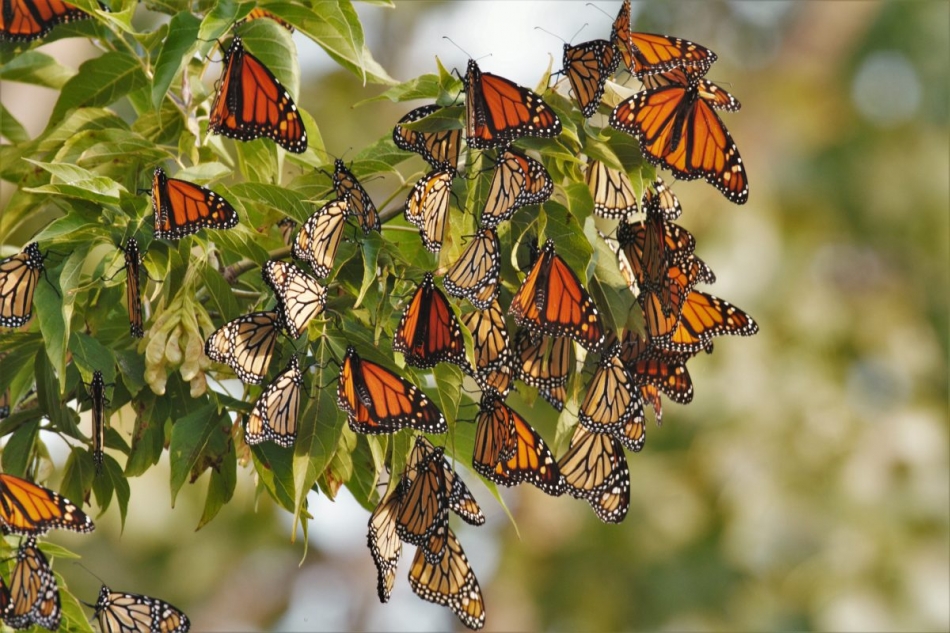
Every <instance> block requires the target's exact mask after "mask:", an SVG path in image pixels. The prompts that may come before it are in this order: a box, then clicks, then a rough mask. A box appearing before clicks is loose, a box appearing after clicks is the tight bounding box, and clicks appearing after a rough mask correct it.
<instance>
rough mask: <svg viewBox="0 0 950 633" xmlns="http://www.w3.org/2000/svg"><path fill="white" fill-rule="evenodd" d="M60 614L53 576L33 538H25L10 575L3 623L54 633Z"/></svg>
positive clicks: (54, 577)
mask: <svg viewBox="0 0 950 633" xmlns="http://www.w3.org/2000/svg"><path fill="white" fill-rule="evenodd" d="M62 615H63V614H62V610H61V608H60V601H59V586H58V585H57V583H56V576H55V575H53V570H52V569H50V566H49V561H47V560H46V556H44V555H43V552H41V551H40V550H39V548H38V547H37V546H36V538H35V537H32V536H30V537H27V538H25V539H23V541H21V542H20V547H19V549H17V555H16V566H14V568H13V574H12V575H11V576H10V604H9V605H7V608H6V611H5V612H4V613H3V622H4V623H5V624H6V625H7V626H10V627H12V628H14V629H28V628H30V626H31V625H34V624H35V625H38V626H41V627H43V628H45V629H49V630H50V631H56V630H58V629H59V625H60V621H61V620H62Z"/></svg>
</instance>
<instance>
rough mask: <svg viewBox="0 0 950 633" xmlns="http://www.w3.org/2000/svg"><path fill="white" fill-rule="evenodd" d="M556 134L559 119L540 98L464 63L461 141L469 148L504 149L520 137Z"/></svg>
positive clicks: (512, 83) (558, 132)
mask: <svg viewBox="0 0 950 633" xmlns="http://www.w3.org/2000/svg"><path fill="white" fill-rule="evenodd" d="M560 133H561V121H560V119H558V117H557V114H555V113H554V110H552V109H551V107H550V106H549V105H548V104H546V103H545V102H544V100H543V99H541V97H540V96H538V95H537V94H536V93H534V92H532V91H531V90H528V89H527V88H524V87H522V86H519V85H518V84H516V83H514V82H513V81H509V80H508V79H505V78H504V77H499V76H498V75H493V74H491V73H483V72H482V71H481V69H480V68H479V67H478V64H477V63H475V60H473V59H470V60H468V69H467V71H466V74H465V140H466V141H467V142H468V144H469V145H470V146H471V147H473V148H475V149H488V148H491V147H507V146H508V145H510V144H511V142H512V141H514V140H516V139H519V138H521V137H523V136H539V137H542V138H551V137H553V136H557V135H558V134H560Z"/></svg>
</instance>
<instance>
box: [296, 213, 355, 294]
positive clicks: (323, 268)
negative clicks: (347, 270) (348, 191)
mask: <svg viewBox="0 0 950 633" xmlns="http://www.w3.org/2000/svg"><path fill="white" fill-rule="evenodd" d="M347 207H348V205H347V203H346V200H334V201H332V202H328V203H327V204H325V205H323V207H321V208H320V210H319V211H317V212H316V213H314V214H313V215H311V216H310V218H309V219H308V220H307V221H306V222H304V225H303V227H301V229H300V231H299V232H298V233H297V238H296V239H295V240H294V245H293V247H292V248H291V254H292V255H293V256H294V257H296V258H297V259H299V260H302V261H305V262H307V263H308V264H310V267H311V268H313V272H315V273H316V274H317V277H326V276H327V275H329V274H330V271H331V270H333V260H334V259H335V258H336V251H337V248H339V246H340V240H341V239H342V238H343V228H344V227H345V226H346V215H347Z"/></svg>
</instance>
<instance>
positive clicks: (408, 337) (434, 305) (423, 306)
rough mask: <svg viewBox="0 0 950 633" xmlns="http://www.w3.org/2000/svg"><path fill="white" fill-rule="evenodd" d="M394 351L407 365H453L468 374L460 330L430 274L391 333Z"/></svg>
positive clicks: (422, 366) (421, 366)
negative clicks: (400, 355) (401, 355)
mask: <svg viewBox="0 0 950 633" xmlns="http://www.w3.org/2000/svg"><path fill="white" fill-rule="evenodd" d="M393 350H394V351H397V352H401V353H402V354H403V356H404V357H405V359H406V364H407V365H411V366H413V367H419V368H421V369H426V368H429V367H434V366H435V365H437V364H438V363H455V364H456V365H458V366H459V367H461V368H463V369H464V370H466V371H470V369H471V366H470V364H469V362H468V358H466V356H465V339H463V338H462V327H461V325H460V324H459V321H458V318H457V317H456V316H455V312H453V310H452V306H451V305H450V304H449V300H448V299H447V298H446V296H445V295H444V294H443V293H442V291H441V290H439V289H438V288H437V287H436V285H435V282H434V280H433V278H432V273H426V274H425V276H424V277H423V279H422V283H420V284H419V287H418V288H417V289H416V292H415V293H414V294H413V296H412V299H410V300H409V305H407V306H406V310H405V312H403V315H402V318H401V319H400V320H399V326H398V327H397V328H396V331H395V332H394V333H393Z"/></svg>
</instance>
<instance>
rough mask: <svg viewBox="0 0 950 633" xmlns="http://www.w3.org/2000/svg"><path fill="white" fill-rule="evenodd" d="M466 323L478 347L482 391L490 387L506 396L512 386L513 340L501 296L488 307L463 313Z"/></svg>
mask: <svg viewBox="0 0 950 633" xmlns="http://www.w3.org/2000/svg"><path fill="white" fill-rule="evenodd" d="M462 323H463V324H464V325H465V327H466V328H468V331H469V332H471V334H472V343H473V344H474V348H475V381H476V382H477V383H478V386H479V388H481V390H482V391H490V392H493V393H496V394H498V395H499V396H501V397H502V398H504V397H506V396H507V395H508V391H509V390H510V389H511V380H512V360H513V356H512V353H511V344H510V342H509V340H508V326H507V325H506V324H505V313H504V312H503V311H502V309H501V306H500V305H498V300H497V299H496V300H495V301H492V303H491V305H490V306H488V308H487V309H486V310H473V311H472V312H469V313H468V314H466V315H464V316H463V317H462Z"/></svg>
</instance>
